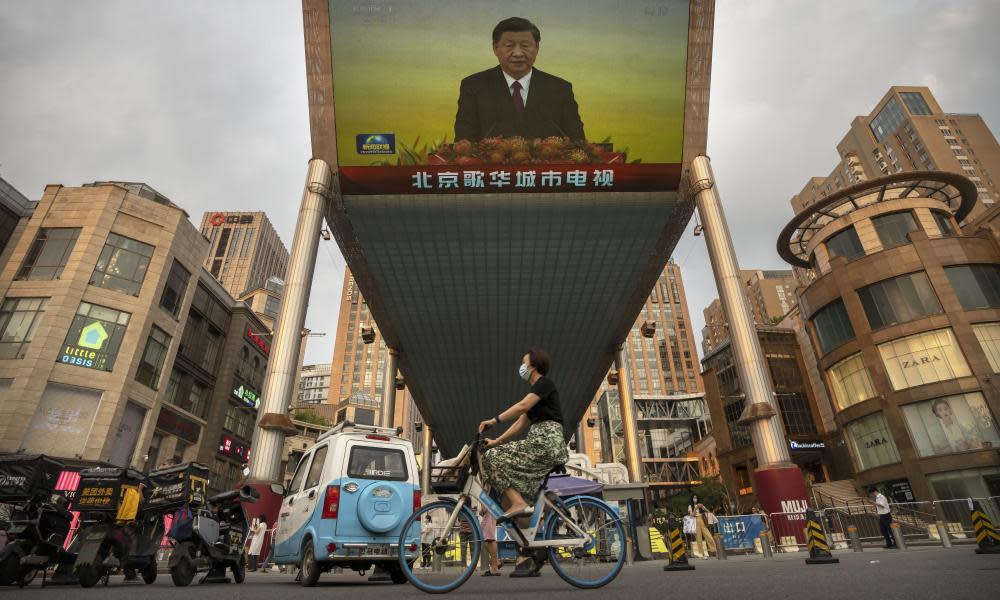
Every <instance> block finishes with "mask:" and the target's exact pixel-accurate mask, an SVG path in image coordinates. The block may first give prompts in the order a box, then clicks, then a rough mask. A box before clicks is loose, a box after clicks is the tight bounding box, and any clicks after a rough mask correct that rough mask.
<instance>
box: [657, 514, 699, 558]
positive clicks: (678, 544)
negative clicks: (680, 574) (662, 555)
mask: <svg viewBox="0 0 1000 600" xmlns="http://www.w3.org/2000/svg"><path fill="white" fill-rule="evenodd" d="M667 530H668V531H669V532H670V545H669V546H667V555H668V556H669V558H670V564H668V565H667V566H665V567H663V570H664V571H694V565H692V564H690V563H688V557H687V549H686V548H685V547H684V539H683V538H682V537H681V528H680V525H679V524H678V522H677V519H675V518H674V517H670V519H668V520H667Z"/></svg>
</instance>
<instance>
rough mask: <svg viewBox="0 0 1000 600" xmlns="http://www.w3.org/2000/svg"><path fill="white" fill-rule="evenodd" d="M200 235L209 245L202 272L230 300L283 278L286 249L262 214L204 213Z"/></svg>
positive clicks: (286, 264) (286, 260)
mask: <svg viewBox="0 0 1000 600" xmlns="http://www.w3.org/2000/svg"><path fill="white" fill-rule="evenodd" d="M201 233H202V234H203V235H204V236H205V237H206V238H208V240H209V242H210V244H211V245H210V246H209V252H208V256H207V258H206V259H205V269H207V270H208V272H209V273H211V274H212V276H213V277H215V278H216V279H218V280H219V281H220V282H221V283H222V285H223V287H225V288H226V289H227V290H228V291H229V293H230V294H231V295H232V296H233V297H234V298H241V297H242V296H243V295H244V294H246V293H247V292H250V291H253V290H255V289H257V288H263V287H265V283H266V282H267V280H268V279H270V278H271V277H278V278H280V279H284V278H285V270H286V269H287V268H288V250H287V249H286V248H285V245H284V244H283V243H282V242H281V238H280V237H278V233H277V232H276V231H275V230H274V227H273V226H272V225H271V221H270V220H269V219H268V218H267V215H266V214H264V213H263V212H206V213H204V214H203V215H202V217H201Z"/></svg>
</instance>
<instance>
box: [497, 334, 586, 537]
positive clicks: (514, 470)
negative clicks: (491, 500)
mask: <svg viewBox="0 0 1000 600" xmlns="http://www.w3.org/2000/svg"><path fill="white" fill-rule="evenodd" d="M549 362H550V361H549V355H548V353H546V352H545V351H544V350H542V349H540V348H532V349H531V350H528V352H527V354H525V355H524V356H523V357H522V359H521V367H520V369H519V371H518V373H519V375H520V376H521V379H523V380H525V381H527V382H528V383H529V384H531V391H530V392H528V394H527V395H526V396H525V397H524V398H522V399H521V400H520V401H518V402H517V403H515V404H513V405H512V406H511V407H510V408H508V409H507V410H505V411H503V412H501V413H500V414H498V415H497V416H495V417H493V418H492V419H487V420H485V421H483V422H482V423H480V424H479V431H480V432H483V431H485V430H487V429H489V428H490V427H493V426H495V425H498V424H500V423H505V422H508V421H514V424H513V425H511V426H510V427H509V428H508V429H507V431H505V432H504V433H503V434H502V435H501V436H499V437H497V438H496V439H487V440H486V448H487V450H486V453H485V454H484V455H483V459H482V476H483V479H484V480H485V481H486V482H489V483H490V484H491V485H492V486H493V488H494V489H498V490H502V493H501V504H502V505H503V507H504V510H506V511H507V512H505V513H504V515H503V517H502V519H503V520H509V519H514V518H518V517H525V516H528V515H530V514H531V513H532V510H533V509H532V506H531V505H530V504H529V502H534V500H535V498H536V496H537V494H538V492H539V491H540V490H539V487H540V486H541V483H542V481H543V480H544V479H545V476H546V475H547V474H548V473H549V471H551V470H552V468H553V467H556V466H558V465H561V464H565V463H566V461H567V460H568V459H569V454H568V453H567V452H566V440H565V437H564V436H563V417H562V410H561V408H560V406H559V391H558V390H556V386H555V384H554V383H553V382H552V380H551V379H549V378H548V377H546V375H548V372H549ZM526 429H527V431H528V435H527V437H525V439H523V440H518V441H515V442H511V441H510V440H511V439H513V438H515V437H517V436H518V435H520V434H521V433H523V432H524V431H525V430H526Z"/></svg>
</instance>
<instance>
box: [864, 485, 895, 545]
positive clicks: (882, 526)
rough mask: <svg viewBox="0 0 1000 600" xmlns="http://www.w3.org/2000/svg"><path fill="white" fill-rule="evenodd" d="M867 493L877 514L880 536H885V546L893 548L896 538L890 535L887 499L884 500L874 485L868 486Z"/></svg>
mask: <svg viewBox="0 0 1000 600" xmlns="http://www.w3.org/2000/svg"><path fill="white" fill-rule="evenodd" d="M868 495H869V496H870V497H871V499H872V502H874V503H875V512H876V513H877V514H878V528H879V531H881V532H882V537H884V538H885V547H886V548H889V549H894V548H895V547H896V538H894V537H893V536H892V509H890V508H889V501H888V500H886V498H885V496H884V495H882V492H880V491H879V490H878V488H877V487H875V486H872V487H870V488H868Z"/></svg>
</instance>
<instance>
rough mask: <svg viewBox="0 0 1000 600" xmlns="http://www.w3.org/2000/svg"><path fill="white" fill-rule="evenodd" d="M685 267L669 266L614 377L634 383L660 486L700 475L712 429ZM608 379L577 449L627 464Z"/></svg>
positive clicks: (649, 471) (646, 453) (647, 457)
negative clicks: (700, 445) (698, 451)
mask: <svg viewBox="0 0 1000 600" xmlns="http://www.w3.org/2000/svg"><path fill="white" fill-rule="evenodd" d="M690 323H691V319H690V315H689V313H688V307H687V298H686V297H685V295H684V282H683V280H682V278H681V272H680V267H678V266H677V265H676V264H675V263H674V262H673V261H670V262H669V263H667V265H666V267H665V268H664V269H663V272H662V273H661V274H660V277H659V279H658V281H657V283H656V285H655V286H654V288H653V291H652V292H651V293H650V295H649V297H648V298H647V299H646V302H645V304H644V306H643V307H642V310H641V311H640V313H639V315H638V317H637V319H636V321H635V324H634V326H633V327H632V330H631V331H630V332H629V336H628V340H627V342H626V345H625V357H626V366H625V369H624V370H623V371H622V372H621V373H619V372H617V371H614V369H612V371H613V372H614V375H613V376H612V377H610V379H613V378H614V377H615V376H617V377H622V376H624V377H628V378H629V381H630V383H631V386H632V394H633V404H634V409H635V417H636V421H637V424H638V429H639V431H638V437H639V450H640V457H641V459H642V461H643V470H644V478H645V479H646V481H648V482H649V483H650V484H651V485H652V486H653V487H655V488H659V489H658V490H656V491H655V493H654V494H653V496H654V498H660V497H665V495H667V494H668V493H669V491H670V488H673V487H677V486H684V485H689V484H690V483H691V482H692V481H694V480H696V479H697V476H698V464H697V463H698V459H697V457H694V456H693V455H692V450H693V446H694V444H695V443H696V442H697V441H698V440H699V439H700V438H701V437H703V436H704V435H705V434H706V433H707V432H708V430H709V428H710V425H709V423H708V422H707V421H708V413H707V411H706V410H705V405H704V400H703V393H704V387H703V385H702V380H701V374H700V370H699V369H698V366H697V361H698V354H697V349H696V348H695V341H694V333H693V331H692V329H691V327H690ZM608 379H609V378H605V381H604V383H603V384H602V385H601V388H600V390H599V391H598V393H597V397H596V398H595V399H594V402H593V403H592V404H591V406H590V409H589V410H588V411H587V413H586V414H585V415H584V418H583V420H582V421H581V423H580V426H579V429H578V430H577V436H576V443H577V451H578V452H581V453H584V454H586V455H587V456H588V458H590V461H591V463H594V464H597V463H607V462H620V463H624V462H625V457H624V437H623V436H624V432H623V430H622V421H621V412H620V405H619V402H618V388H617V386H616V385H614V384H611V383H609V381H608Z"/></svg>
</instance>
